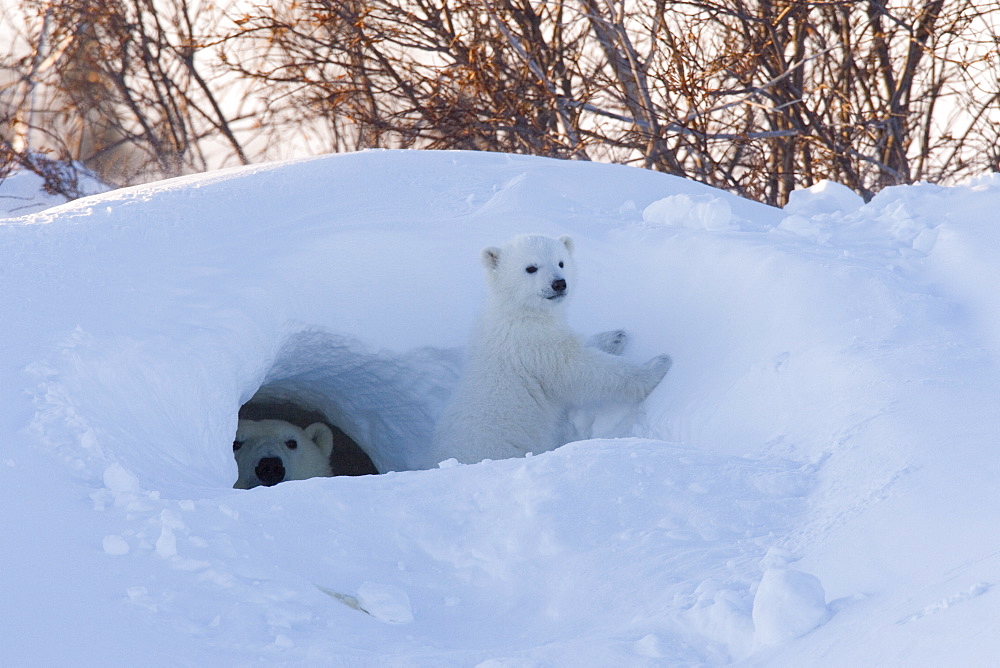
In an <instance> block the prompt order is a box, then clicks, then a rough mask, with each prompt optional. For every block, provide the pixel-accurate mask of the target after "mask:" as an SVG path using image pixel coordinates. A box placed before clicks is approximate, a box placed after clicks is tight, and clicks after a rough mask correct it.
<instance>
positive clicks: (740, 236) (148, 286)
mask: <svg viewBox="0 0 1000 668" xmlns="http://www.w3.org/2000/svg"><path fill="white" fill-rule="evenodd" d="M0 194H2V191H0ZM998 206H1000V180H998V179H996V178H993V177H989V178H983V179H981V180H980V181H977V182H975V183H971V184H968V185H965V186H960V187H954V188H942V187H935V186H928V185H919V186H911V187H901V188H892V189H888V190H886V191H884V192H882V193H880V194H879V195H878V196H877V197H876V198H875V199H874V200H873V201H872V202H870V203H868V204H864V203H863V202H862V201H860V199H858V198H856V197H854V196H853V195H852V194H851V193H849V192H847V191H846V190H845V189H842V188H840V187H838V186H837V185H836V184H820V185H818V186H816V187H814V188H812V189H810V190H807V191H802V192H800V193H796V195H795V197H794V198H793V200H792V202H791V204H790V205H789V207H788V208H787V209H786V210H785V211H781V210H776V209H772V208H768V207H765V206H762V205H759V204H755V203H752V202H748V201H745V200H741V199H739V198H736V197H733V196H730V195H728V194H725V193H722V192H718V191H715V190H712V189H710V188H707V187H704V186H701V185H698V184H695V183H691V182H688V181H683V180H679V179H676V178H672V177H669V176H664V175H662V174H655V173H651V172H646V171H642V170H637V169H631V168H626V167H619V166H608V165H597V164H590V163H577V162H557V161H552V160H545V159H537V158H528V157H515V156H506V155H498V154H477V153H453V152H444V153H434V152H365V153H359V154H352V155H340V156H330V157H324V158H318V159H312V160H305V161H299V162H292V163H283V164H272V165H262V166H255V167H250V168H244V169H238V170H229V171H223V172H216V173H211V174H206V175H201V176H195V177H188V178H181V179H175V180H171V181H165V182H161V183H155V184H150V185H147V186H141V187H137V188H130V189H124V190H117V191H113V192H109V193H105V194H102V195H96V196H93V197H90V198H86V199H83V200H78V201H75V202H72V203H70V204H66V205H62V206H57V207H55V208H50V209H47V210H45V211H42V212H39V213H34V214H31V215H28V216H24V217H20V218H8V219H6V220H0V321H2V322H3V323H4V328H3V330H2V332H0V336H2V339H0V342H2V343H3V346H4V350H5V354H4V356H3V362H2V363H3V371H2V383H0V394H2V401H0V434H2V442H3V444H4V445H3V452H2V455H0V459H2V461H0V476H2V477H0V502H2V504H3V506H2V507H3V508H4V509H5V519H6V524H7V528H8V530H7V532H6V537H5V539H4V540H3V541H0V563H2V564H3V569H2V571H0V597H2V600H4V602H5V603H4V606H3V608H2V609H0V610H2V611H0V645H2V647H3V652H4V657H5V661H10V662H11V664H12V665H18V664H28V663H34V664H37V663H60V662H67V661H73V662H74V663H77V664H90V665H101V664H106V663H107V662H108V661H109V660H116V661H125V662H136V663H138V662H142V663H143V664H146V665H151V664H163V665H166V664H174V665H176V664H177V663H205V662H208V661H215V662H222V663H224V664H229V665H235V664H242V663H248V662H251V661H257V660H268V661H276V662H283V663H293V664H295V663H300V664H310V663H324V664H331V663H333V664H337V663H345V664H349V665H356V664H361V665H366V664H369V663H379V664H381V663H389V664H399V665H414V664H420V665H452V664H454V665H476V664H482V665H689V664H725V663H734V662H736V663H743V664H753V663H761V664H767V665H804V664H809V665H831V666H834V665H847V664H852V663H853V664H858V663H865V664H869V665H873V664H894V665H940V664H941V663H950V664H962V665H988V664H990V663H992V662H994V661H995V660H996V659H997V658H998V657H1000V640H998V636H997V635H996V633H995V629H996V628H997V625H998V624H1000V613H998V612H997V610H1000V606H998V605H997V600H996V597H997V593H996V588H995V584H996V583H997V582H998V581H1000V527H998V525H997V523H996V522H995V520H994V517H993V515H994V514H995V513H993V512H992V509H994V508H996V507H998V503H997V502H998V500H1000V499H998V497H1000V491H998V486H997V485H996V483H995V477H996V474H997V472H998V471H1000V466H998V464H1000V450H998V448H997V435H998V434H1000V417H998V416H1000V410H998V407H997V401H998V399H997V398H998V397H1000V373H998V359H1000V303H998V302H997V299H996V286H997V285H998V284H1000V261H998V257H997V255H998V252H1000V251H998V249H1000V226H998V225H997V222H996V214H995V212H996V210H997V208H998ZM521 232H538V233H543V234H552V235H557V234H569V235H571V236H573V237H574V239H575V241H576V248H577V251H576V257H577V258H578V261H579V277H580V284H581V288H580V290H579V291H578V293H577V294H576V295H575V296H574V300H575V301H574V302H573V303H571V304H570V306H569V312H570V319H571V323H572V325H573V326H574V328H576V329H577V330H578V331H579V332H581V333H582V334H591V333H594V332H598V331H602V330H606V329H611V328H617V327H624V328H626V329H628V330H629V331H630V332H631V334H632V343H631V347H630V348H629V349H628V350H626V355H628V356H630V357H632V358H634V359H636V360H643V359H647V358H648V357H650V356H651V355H653V354H655V353H659V352H663V351H665V352H668V353H670V354H671V355H672V356H673V358H674V362H675V364H674V368H673V369H672V370H671V372H670V374H668V376H667V378H666V379H665V380H664V382H663V383H662V384H661V386H660V387H659V388H658V389H657V390H656V391H655V392H654V394H653V395H652V396H651V397H650V398H649V400H647V402H646V403H645V405H644V407H643V410H641V411H638V412H636V411H628V412H622V411H620V410H618V411H616V410H608V411H605V413H604V414H602V415H599V416H597V417H596V420H595V421H594V423H593V425H592V429H590V431H589V433H584V434H581V436H582V437H583V438H584V440H582V441H580V442H577V443H574V444H572V445H568V446H565V447H563V448H560V449H558V450H556V451H554V452H550V453H546V454H544V455H539V456H535V457H529V458H526V459H520V460H508V461H503V462H486V463H483V464H478V465H472V466H455V465H451V464H449V463H445V464H444V465H442V466H441V467H439V466H438V464H439V462H435V461H429V459H428V457H427V455H426V444H427V442H428V439H429V438H430V434H431V431H432V429H433V425H434V420H435V419H436V417H437V415H438V413H439V411H440V409H441V407H442V405H443V403H444V402H445V400H446V399H447V397H448V394H449V392H450V391H451V389H452V387H453V386H454V384H455V381H456V378H457V376H458V373H459V371H460V368H461V363H462V348H463V346H464V344H465V339H466V336H467V334H468V331H469V328H470V325H471V322H472V319H473V317H474V315H475V313H476V311H477V309H478V307H479V304H480V303H481V299H482V296H483V291H484V288H483V283H482V278H481V276H480V269H479V263H478V260H477V254H478V251H479V250H480V249H481V248H482V247H484V246H487V245H491V244H496V243H498V242H503V241H505V240H506V239H507V238H509V237H511V236H513V235H514V234H516V233H521ZM247 402H257V403H265V404H266V403H268V402H275V403H282V402H284V403H291V404H294V405H297V406H299V407H301V408H302V409H303V410H308V411H318V412H320V413H322V414H323V415H324V416H325V417H327V418H328V419H329V420H330V421H331V422H332V423H334V424H336V425H337V426H339V427H340V428H342V429H343V430H344V431H345V432H346V433H348V434H349V435H350V436H351V437H352V438H353V439H354V440H355V441H357V442H358V443H359V444H360V445H361V446H362V447H363V448H364V449H365V450H366V452H367V453H368V454H369V456H370V457H371V459H372V461H373V462H374V463H375V465H376V467H377V468H378V469H379V471H381V472H383V473H384V475H377V476H365V477H360V478H346V477H340V478H329V479H313V480H308V481H300V482H288V483H283V484H281V485H278V486H276V487H273V488H266V489H265V488H258V489H254V490H250V491H242V490H233V489H231V486H232V483H233V481H234V480H235V478H236V465H235V461H234V460H233V458H232V451H231V443H232V439H233V435H234V433H235V429H236V420H237V414H238V412H239V410H240V407H241V406H243V405H244V404H246V403H247ZM620 437H626V438H620Z"/></svg>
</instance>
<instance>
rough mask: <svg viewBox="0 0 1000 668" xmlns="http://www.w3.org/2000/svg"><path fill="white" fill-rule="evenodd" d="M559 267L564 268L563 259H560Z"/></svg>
mask: <svg viewBox="0 0 1000 668" xmlns="http://www.w3.org/2000/svg"><path fill="white" fill-rule="evenodd" d="M559 268H560V269H562V268H563V263H562V260H559Z"/></svg>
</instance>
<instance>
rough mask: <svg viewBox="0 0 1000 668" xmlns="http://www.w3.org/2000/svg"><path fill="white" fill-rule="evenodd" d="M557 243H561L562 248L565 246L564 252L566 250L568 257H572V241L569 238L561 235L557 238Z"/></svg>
mask: <svg viewBox="0 0 1000 668" xmlns="http://www.w3.org/2000/svg"><path fill="white" fill-rule="evenodd" d="M559 241H561V242H562V243H563V246H565V247H566V250H568V251H569V252H570V255H572V254H573V240H572V239H571V238H569V237H567V236H565V235H563V236H561V237H559Z"/></svg>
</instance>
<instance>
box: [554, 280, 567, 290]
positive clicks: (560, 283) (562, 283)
mask: <svg viewBox="0 0 1000 668" xmlns="http://www.w3.org/2000/svg"><path fill="white" fill-rule="evenodd" d="M552 289H553V290H555V291H556V292H564V291H565V290H566V279H563V278H557V279H556V280H554V281H552Z"/></svg>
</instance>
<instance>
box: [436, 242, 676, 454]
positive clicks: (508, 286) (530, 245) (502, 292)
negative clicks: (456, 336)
mask: <svg viewBox="0 0 1000 668" xmlns="http://www.w3.org/2000/svg"><path fill="white" fill-rule="evenodd" d="M572 255H573V241H572V239H570V238H569V237H566V236H563V237H559V238H558V239H552V238H549V237H543V236H537V235H522V236H518V237H515V238H514V239H513V241H511V242H510V243H509V244H507V245H506V246H504V247H502V248H498V247H490V248H486V249H484V250H483V251H482V255H481V259H482V263H483V266H484V267H485V269H486V278H487V284H488V298H487V301H486V305H485V307H484V309H483V311H482V312H481V314H480V316H479V319H478V321H477V323H476V326H475V329H474V330H473V333H472V336H471V339H470V341H469V346H468V353H467V359H466V368H465V373H464V376H463V378H462V379H461V380H460V382H459V385H458V388H457V389H456V391H455V394H454V395H453V397H452V399H451V402H450V404H449V405H448V406H447V407H446V408H445V410H444V413H443V415H442V417H441V420H440V421H439V422H438V425H437V428H436V430H435V435H434V441H433V446H432V455H433V457H435V461H442V460H444V459H448V458H452V457H453V458H455V459H457V460H458V461H460V462H463V463H475V462H479V461H482V460H483V459H503V458H507V457H518V456H523V455H525V454H526V453H528V452H533V453H540V452H545V451H547V450H552V449H554V448H556V447H558V446H560V445H562V444H563V442H564V437H563V435H564V434H565V433H566V422H567V414H568V411H569V410H570V409H572V408H574V407H579V406H586V405H588V404H595V403H600V402H607V401H627V402H640V401H642V400H643V399H645V398H646V397H647V396H648V395H649V393H650V392H652V391H653V389H654V388H655V387H656V386H657V384H659V382H660V380H662V379H663V377H664V375H666V373H667V371H669V369H670V365H671V359H670V357H669V356H668V355H660V356H658V357H654V358H653V359H651V360H650V361H648V362H646V363H645V364H643V365H641V366H640V365H636V364H633V363H632V362H629V361H628V360H625V359H623V358H621V357H618V356H617V353H620V352H621V350H622V348H623V347H624V345H625V336H626V335H625V332H623V331H614V332H605V333H604V334H599V335H597V336H595V337H593V338H592V339H591V340H590V342H588V343H584V342H583V341H581V340H580V339H579V338H578V337H577V336H576V335H574V334H573V332H572V331H571V330H570V329H569V326H568V324H567V323H566V318H565V313H564V311H565V303H566V299H567V297H568V296H569V295H570V294H571V292H573V290H574V289H575V280H574V273H573V261H572Z"/></svg>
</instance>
